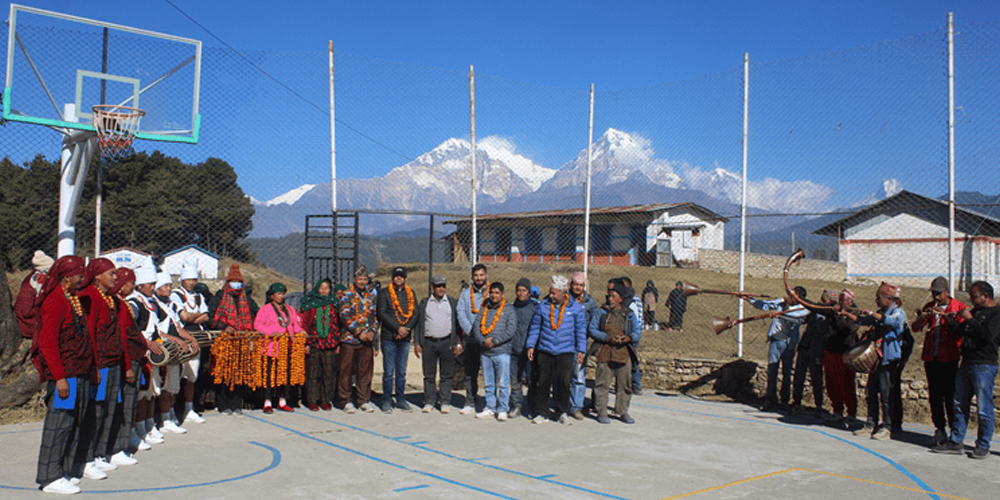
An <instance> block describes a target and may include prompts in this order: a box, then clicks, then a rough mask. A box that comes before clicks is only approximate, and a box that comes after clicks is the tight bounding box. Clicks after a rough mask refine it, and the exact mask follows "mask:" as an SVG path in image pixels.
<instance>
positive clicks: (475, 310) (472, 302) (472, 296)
mask: <svg viewBox="0 0 1000 500" xmlns="http://www.w3.org/2000/svg"><path fill="white" fill-rule="evenodd" d="M489 296H490V284H489V283H486V285H484V286H483V302H482V303H481V304H479V307H476V288H475V287H472V286H470V287H469V307H471V308H472V314H479V309H480V308H482V307H483V306H484V305H486V301H487V300H488V299H489Z"/></svg>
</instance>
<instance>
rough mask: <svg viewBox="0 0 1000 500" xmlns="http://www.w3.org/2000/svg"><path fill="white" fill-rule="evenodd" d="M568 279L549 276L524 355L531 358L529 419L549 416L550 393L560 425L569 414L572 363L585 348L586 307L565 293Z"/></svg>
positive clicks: (579, 360)
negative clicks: (548, 283)
mask: <svg viewBox="0 0 1000 500" xmlns="http://www.w3.org/2000/svg"><path fill="white" fill-rule="evenodd" d="M568 290H569V280H568V279H566V278H565V277H563V276H553V277H552V284H551V285H550V286H549V295H548V297H546V298H545V299H544V300H542V303H541V304H539V305H538V309H536V310H535V314H534V316H532V318H531V326H530V327H529V328H528V341H527V347H528V359H529V360H530V361H532V363H533V365H532V377H531V378H532V388H531V393H532V394H533V395H534V397H533V399H534V401H532V405H531V406H532V409H533V410H534V412H535V418H534V419H532V422H533V423H536V424H541V423H544V422H546V421H547V420H548V419H549V395H550V394H554V398H555V403H556V410H557V411H558V413H557V418H558V421H559V423H561V424H564V425H569V424H572V420H570V417H569V408H570V406H569V397H570V383H571V381H572V379H573V364H574V363H582V362H583V355H584V352H585V351H586V350H587V325H585V324H584V322H585V320H586V314H587V313H586V311H584V310H583V306H581V305H580V303H579V302H577V301H575V300H571V299H570V297H569V293H567V292H568Z"/></svg>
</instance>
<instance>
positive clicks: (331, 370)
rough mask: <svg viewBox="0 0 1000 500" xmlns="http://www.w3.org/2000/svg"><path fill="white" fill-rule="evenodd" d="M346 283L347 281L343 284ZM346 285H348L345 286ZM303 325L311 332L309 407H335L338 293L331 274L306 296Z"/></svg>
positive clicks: (325, 408) (309, 344) (308, 346)
mask: <svg viewBox="0 0 1000 500" xmlns="http://www.w3.org/2000/svg"><path fill="white" fill-rule="evenodd" d="M339 286H343V285H339ZM345 289H346V288H345ZM301 312H302V328H304V329H305V330H306V333H308V334H309V339H308V340H307V342H306V384H307V390H306V392H307V393H308V397H309V401H310V402H309V404H308V406H309V410H310V411H319V409H320V408H322V409H323V410H324V411H330V410H332V409H333V403H334V401H335V400H336V399H337V366H338V365H337V351H338V342H337V335H338V334H339V332H340V326H339V325H340V320H339V318H338V317H337V297H336V296H334V295H333V282H332V281H330V279H329V278H326V279H323V280H321V281H320V282H319V283H316V286H314V287H313V289H312V291H311V292H309V293H307V294H305V296H303V297H302V303H301Z"/></svg>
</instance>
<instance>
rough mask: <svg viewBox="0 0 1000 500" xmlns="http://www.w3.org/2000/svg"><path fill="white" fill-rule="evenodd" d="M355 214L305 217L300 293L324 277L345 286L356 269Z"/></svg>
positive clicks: (356, 237) (356, 232)
mask: <svg viewBox="0 0 1000 500" xmlns="http://www.w3.org/2000/svg"><path fill="white" fill-rule="evenodd" d="M359 226H360V224H359V217H358V213H357V212H334V213H331V214H325V215H307V216H306V234H305V252H304V255H305V258H304V259H303V261H304V263H303V265H304V267H305V269H304V270H303V272H302V287H303V290H302V291H303V293H305V292H308V291H309V290H310V288H311V286H312V285H314V284H315V283H316V282H317V281H320V280H322V279H323V278H330V279H331V280H333V282H334V284H336V283H344V284H347V283H348V282H349V281H350V280H351V278H352V277H353V275H354V270H355V269H357V267H358V246H359V244H358V228H359Z"/></svg>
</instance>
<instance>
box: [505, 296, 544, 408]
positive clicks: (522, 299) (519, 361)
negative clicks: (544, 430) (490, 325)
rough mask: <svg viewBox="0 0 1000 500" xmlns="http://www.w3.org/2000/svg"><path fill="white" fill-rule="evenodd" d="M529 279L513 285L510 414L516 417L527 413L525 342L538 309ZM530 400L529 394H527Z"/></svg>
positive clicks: (526, 355) (528, 369) (528, 377)
mask: <svg viewBox="0 0 1000 500" xmlns="http://www.w3.org/2000/svg"><path fill="white" fill-rule="evenodd" d="M532 288H535V287H533V286H531V281H530V280H529V279H528V278H521V279H519V280H517V285H516V286H515V287H514V295H515V297H516V300H514V303H513V304H512V305H513V306H514V314H516V315H517V329H516V331H515V333H514V339H513V340H511V342H510V349H511V351H510V416H511V417H516V416H518V415H519V414H523V415H526V416H527V415H528V414H529V412H528V411H526V408H527V407H525V405H524V402H525V400H524V390H523V389H522V388H521V380H522V379H524V380H530V378H531V376H530V373H529V371H530V366H531V364H530V363H529V362H528V352H527V349H525V347H524V346H525V344H526V343H527V341H528V327H530V326H531V317H532V316H534V315H535V310H536V309H538V301H537V300H535V299H533V298H531V289H532ZM528 399H529V401H530V399H531V395H530V394H529V395H528Z"/></svg>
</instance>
